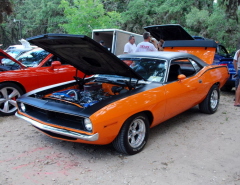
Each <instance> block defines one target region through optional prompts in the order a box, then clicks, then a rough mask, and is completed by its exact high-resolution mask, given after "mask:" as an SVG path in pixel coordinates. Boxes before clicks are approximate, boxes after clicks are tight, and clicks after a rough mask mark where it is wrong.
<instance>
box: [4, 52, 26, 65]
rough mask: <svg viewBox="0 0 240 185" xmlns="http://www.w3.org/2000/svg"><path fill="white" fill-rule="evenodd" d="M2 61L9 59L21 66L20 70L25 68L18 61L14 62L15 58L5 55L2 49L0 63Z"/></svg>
mask: <svg viewBox="0 0 240 185" xmlns="http://www.w3.org/2000/svg"><path fill="white" fill-rule="evenodd" d="M2 59H10V60H12V61H13V62H15V63H17V64H19V65H20V66H21V68H25V67H26V66H25V65H23V64H22V63H21V62H19V61H18V60H16V59H15V58H13V57H12V56H11V55H9V54H7V53H6V52H5V51H3V50H2V49H0V63H1V60H2Z"/></svg>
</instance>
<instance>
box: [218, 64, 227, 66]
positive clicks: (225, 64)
mask: <svg viewBox="0 0 240 185" xmlns="http://www.w3.org/2000/svg"><path fill="white" fill-rule="evenodd" d="M219 65H220V66H227V64H219Z"/></svg>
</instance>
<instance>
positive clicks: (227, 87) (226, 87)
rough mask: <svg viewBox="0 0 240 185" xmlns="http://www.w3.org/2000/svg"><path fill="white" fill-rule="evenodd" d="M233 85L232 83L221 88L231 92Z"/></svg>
mask: <svg viewBox="0 0 240 185" xmlns="http://www.w3.org/2000/svg"><path fill="white" fill-rule="evenodd" d="M232 88H233V87H232V86H231V85H224V86H223V87H222V88H221V91H226V92H230V91H231V90H232Z"/></svg>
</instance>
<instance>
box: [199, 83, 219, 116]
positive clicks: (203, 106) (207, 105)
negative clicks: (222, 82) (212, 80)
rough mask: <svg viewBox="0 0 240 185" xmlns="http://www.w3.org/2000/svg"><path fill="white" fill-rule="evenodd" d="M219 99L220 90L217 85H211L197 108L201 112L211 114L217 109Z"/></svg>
mask: <svg viewBox="0 0 240 185" xmlns="http://www.w3.org/2000/svg"><path fill="white" fill-rule="evenodd" d="M219 99H220V92H219V88H218V86H217V85H213V86H212V87H211V89H210V90H209V92H208V94H207V96H206V98H205V99H204V100H203V101H202V102H201V103H200V104H199V109H200V111H201V112H203V113H207V114H213V113H215V112H216V111H217V108H218V104H219Z"/></svg>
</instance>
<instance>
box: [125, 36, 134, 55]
mask: <svg viewBox="0 0 240 185" xmlns="http://www.w3.org/2000/svg"><path fill="white" fill-rule="evenodd" d="M136 48H137V46H136V44H135V37H134V36H133V35H130V36H129V39H128V43H126V44H125V46H124V50H123V53H124V54H127V53H134V52H135V50H136Z"/></svg>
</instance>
